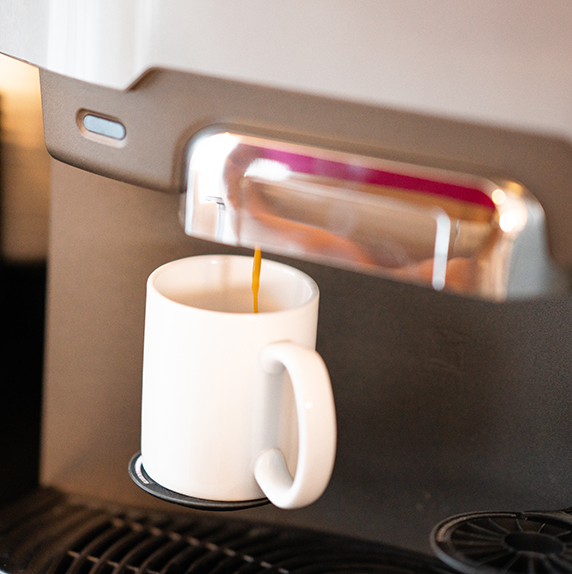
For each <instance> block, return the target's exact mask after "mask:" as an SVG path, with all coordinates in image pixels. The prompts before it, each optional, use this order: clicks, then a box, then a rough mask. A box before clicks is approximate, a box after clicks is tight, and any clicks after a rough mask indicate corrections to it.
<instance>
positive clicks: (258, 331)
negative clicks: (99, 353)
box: [141, 255, 336, 508]
mask: <svg viewBox="0 0 572 574" xmlns="http://www.w3.org/2000/svg"><path fill="white" fill-rule="evenodd" d="M252 263H253V259H252V258H250V257H242V256H230V255H204V256H198V257H189V258H186V259H181V260H178V261H173V262H170V263H167V264H166V265H163V266H162V267H160V268H159V269H157V270H155V271H154V272H153V273H152V274H151V276H150V277H149V280H148V282H147V304H146V315H145V343H144V362H143V401H142V430H141V456H142V464H143V467H144V469H145V472H146V473H147V475H148V476H149V477H150V478H151V479H152V480H154V481H155V482H157V483H158V484H159V485H161V486H162V487H164V488H166V489H168V490H171V491H174V492H176V493H179V494H183V495H186V496H190V497H193V498H198V499H203V500H210V501H212V500H214V501H225V502H230V501H248V500H254V499H260V498H261V497H264V496H266V497H267V498H268V499H269V500H270V502H272V503H273V504H275V505H276V506H278V507H281V508H300V507H302V506H306V505H308V504H311V503H312V502H314V501H315V500H316V499H317V498H319V497H320V496H321V494H322V493H323V492H324V490H325V488H326V486H327V485H328V482H329V480H330V476H331V473H332V470H333V466H334V459H335V450H336V419H335V408H334V401H333V394H332V389H331V384H330V378H329V375H328V371H327V369H326V366H325V364H324V362H323V360H322V358H321V357H320V355H319V354H318V353H317V352H316V351H315V343H316V331H317V322H318V300H319V291H318V287H317V285H316V283H315V282H314V280H313V279H312V278H310V277H309V276H308V275H306V274H305V273H302V272H301V271H299V270H297V269H294V268H292V267H289V266H287V265H283V264H281V263H278V262H275V261H269V260H266V259H263V261H262V268H261V274H260V293H259V310H260V312H259V313H254V312H253V295H252Z"/></svg>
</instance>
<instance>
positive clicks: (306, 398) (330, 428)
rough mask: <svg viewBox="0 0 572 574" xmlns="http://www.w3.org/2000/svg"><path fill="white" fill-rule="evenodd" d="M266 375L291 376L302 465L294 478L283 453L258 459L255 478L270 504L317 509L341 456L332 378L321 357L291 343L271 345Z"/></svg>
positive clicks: (263, 360) (265, 355) (263, 358)
mask: <svg viewBox="0 0 572 574" xmlns="http://www.w3.org/2000/svg"><path fill="white" fill-rule="evenodd" d="M261 363H262V368H263V370H264V371H265V372H266V373H268V374H271V375H277V374H279V373H280V372H281V371H282V370H283V369H284V368H285V369H286V370H287V371H288V373H289V375H290V379H291V380H292V387H293V389H294V398H295V402H296V412H297V415H298V464H297V468H296V476H295V477H292V476H291V474H290V472H289V471H288V468H287V466H286V460H285V459H284V455H283V454H282V452H281V451H280V450H279V449H278V448H270V449H268V450H266V451H264V452H263V453H262V454H261V455H260V456H259V457H258V459H257V460H256V464H255V468H254V477H255V478H256V481H257V482H258V485H259V486H260V488H261V489H262V491H263V492H264V494H265V495H266V496H267V497H268V499H269V500H270V502H272V504H274V505H275V506H278V507H279V508H285V509H293V508H301V507H303V506H307V505H308V504H312V502H314V501H316V500H317V499H318V498H319V497H320V496H321V495H322V494H323V492H324V490H326V487H327V486H328V483H329V481H330V477H331V475H332V471H333V468H334V460H335V457H336V411H335V406H334V397H333V393H332V386H331V383H330V376H329V374H328V370H327V368H326V365H325V363H324V361H323V359H322V357H320V355H319V354H318V353H317V352H316V351H315V350H314V349H312V348H310V347H305V346H303V345H299V344H297V343H292V342H286V341H285V342H280V343H272V344H270V345H268V346H266V347H265V348H264V349H263V350H262V353H261Z"/></svg>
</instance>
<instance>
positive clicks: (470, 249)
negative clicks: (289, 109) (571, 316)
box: [182, 130, 567, 301]
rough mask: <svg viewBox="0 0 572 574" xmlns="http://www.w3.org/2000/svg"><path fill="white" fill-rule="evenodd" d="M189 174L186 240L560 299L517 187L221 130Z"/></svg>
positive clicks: (206, 140)
mask: <svg viewBox="0 0 572 574" xmlns="http://www.w3.org/2000/svg"><path fill="white" fill-rule="evenodd" d="M186 168H187V171H186V175H187V182H186V193H185V194H184V205H183V207H182V218H183V220H184V227H185V231H186V233H187V234H188V235H192V236H196V237H200V238H203V239H207V240H211V241H216V242H220V243H225V244H228V245H236V246H242V247H248V248H254V247H260V248H261V249H262V250H263V251H266V252H270V253H275V254H279V255H285V256H290V257H294V258H299V259H306V260H310V261H314V262H319V263H323V264H327V265H332V266H336V267H341V268H347V269H350V270H354V271H358V272H364V273H370V274H375V275H380V276H384V277H388V278H391V279H396V280H399V281H406V282H411V283H418V284H421V285H427V286H430V287H432V288H433V289H436V290H439V291H441V290H445V291H450V292H454V293H457V294H461V295H466V296H471V297H478V298H483V299H488V300H494V301H501V300H506V299H513V298H524V297H535V296H541V295H545V294H548V293H557V292H559V291H564V290H566V285H567V281H566V280H565V278H564V274H563V273H562V272H561V271H560V270H559V269H557V268H556V266H555V265H554V264H553V263H552V261H551V258H550V256H549V254H548V250H547V247H546V243H545V233H546V230H545V218H544V212H543V209H542V207H541V205H540V203H539V202H538V201H537V199H536V198H535V197H534V196H533V195H532V193H530V191H528V190H527V189H526V188H525V187H524V186H523V185H520V184H519V183H517V182H516V181H510V180H507V179H503V178H498V177H486V176H483V175H480V174H474V173H467V172H463V171H459V170H458V169H444V168H442V167H439V168H436V167H431V166H423V165H419V164H413V163H407V162H403V161H395V160H389V159H380V158H377V157H369V156H367V155H362V154H356V153H347V152H341V151H337V150H333V149H329V148H326V147H319V146H315V145H305V144H299V143H293V142H289V141H285V140H280V139H276V138H269V137H259V136H256V135H251V134H247V133H240V132H237V131H227V130H205V131H203V132H201V133H200V134H198V135H197V136H196V137H195V138H194V139H193V140H192V142H191V143H190V145H189V148H188V154H187V163H186Z"/></svg>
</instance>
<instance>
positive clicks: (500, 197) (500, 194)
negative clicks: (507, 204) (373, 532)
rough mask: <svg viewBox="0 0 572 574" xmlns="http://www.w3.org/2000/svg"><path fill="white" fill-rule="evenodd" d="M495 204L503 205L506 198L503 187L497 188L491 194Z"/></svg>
mask: <svg viewBox="0 0 572 574" xmlns="http://www.w3.org/2000/svg"><path fill="white" fill-rule="evenodd" d="M491 199H492V200H493V201H494V202H495V205H502V204H503V203H504V201H505V199H506V194H505V192H504V191H503V190H502V189H495V190H494V191H493V193H492V195H491Z"/></svg>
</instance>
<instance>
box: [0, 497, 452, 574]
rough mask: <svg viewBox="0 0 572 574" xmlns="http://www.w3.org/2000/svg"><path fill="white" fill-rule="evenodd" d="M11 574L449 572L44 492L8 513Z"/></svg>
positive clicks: (1, 535) (372, 550) (363, 547)
mask: <svg viewBox="0 0 572 574" xmlns="http://www.w3.org/2000/svg"><path fill="white" fill-rule="evenodd" d="M0 560H1V563H0V568H1V569H2V570H3V571H4V572H6V573H7V574H19V573H21V572H24V571H25V572H26V573H27V574H260V573H264V574H322V573H324V574H325V573H336V574H346V573H347V574H350V573H356V574H357V573H360V574H368V573H371V574H375V573H382V572H383V573H386V574H448V573H449V572H450V571H449V570H448V569H447V568H446V567H443V566H442V565H441V564H440V563H439V562H438V561H437V560H436V559H434V558H432V557H428V556H424V555H420V554H416V553H411V552H406V551H403V550H400V549H397V548H394V547H389V546H385V545H381V544H377V543H367V542H363V541H359V540H353V539H349V538H345V537H338V536H332V535H327V534H321V533H317V532H313V531H306V530H300V529H293V528H283V527H277V526H273V525H263V524H262V525H261V524H252V523H248V522H245V521H244V522H243V521H239V520H232V521H227V520H224V519H219V518H218V517H217V518H216V519H214V518H211V517H210V516H209V515H205V514H203V513H201V514H198V513H184V512H173V513H160V512H154V511H149V510H139V509H132V508H123V507H117V506H113V507H109V506H105V505H101V504H100V503H97V502H94V501H86V500H84V499H79V498H74V497H71V496H68V495H64V494H62V493H59V492H57V491H52V490H41V491H39V492H38V493H36V494H35V495H34V496H32V497H29V498H28V499H25V500H24V501H22V502H20V503H19V504H17V505H15V506H14V507H13V508H12V509H11V510H9V511H5V512H3V513H0Z"/></svg>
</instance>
